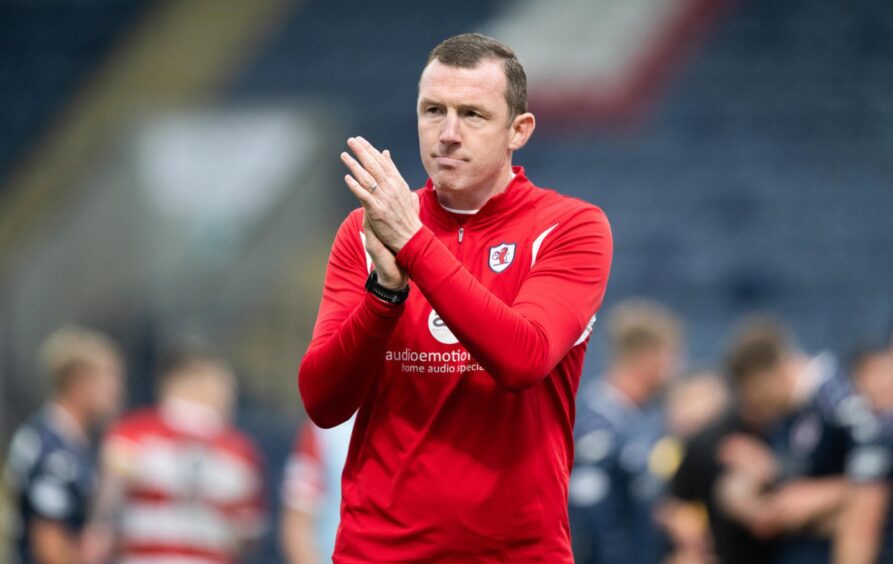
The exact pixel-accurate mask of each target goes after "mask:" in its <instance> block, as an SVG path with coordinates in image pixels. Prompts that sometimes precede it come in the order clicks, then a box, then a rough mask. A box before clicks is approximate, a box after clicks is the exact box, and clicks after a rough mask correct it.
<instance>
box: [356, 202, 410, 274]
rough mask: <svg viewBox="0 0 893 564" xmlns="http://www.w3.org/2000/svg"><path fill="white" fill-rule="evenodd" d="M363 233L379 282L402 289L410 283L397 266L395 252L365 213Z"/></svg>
mask: <svg viewBox="0 0 893 564" xmlns="http://www.w3.org/2000/svg"><path fill="white" fill-rule="evenodd" d="M363 233H364V234H365V236H366V252H367V253H369V256H370V257H372V263H373V264H374V265H375V272H377V273H378V283H379V284H381V285H382V286H384V287H385V288H388V289H389V290H401V289H403V288H404V287H406V284H408V283H409V277H407V276H406V273H405V272H403V271H402V270H401V269H400V267H399V266H397V260H396V258H394V253H392V252H391V250H390V249H388V248H387V247H385V246H384V243H382V242H381V239H379V238H378V235H377V234H376V233H375V230H374V229H372V225H371V224H370V223H369V218H368V216H366V215H365V214H364V215H363Z"/></svg>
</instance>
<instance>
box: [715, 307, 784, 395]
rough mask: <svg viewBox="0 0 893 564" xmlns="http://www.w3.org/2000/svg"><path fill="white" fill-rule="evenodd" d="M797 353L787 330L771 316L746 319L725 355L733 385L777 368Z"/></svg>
mask: <svg viewBox="0 0 893 564" xmlns="http://www.w3.org/2000/svg"><path fill="white" fill-rule="evenodd" d="M793 352H794V344H793V340H792V339H791V336H790V334H789V332H788V330H787V328H786V327H785V326H784V325H783V324H782V323H781V322H780V321H778V320H777V319H775V318H774V317H771V316H768V315H760V316H754V317H750V318H747V319H745V320H744V321H743V322H741V323H740V324H739V325H738V328H737V329H736V330H735V332H734V334H733V337H732V340H731V343H730V345H729V348H728V352H727V353H726V371H727V372H728V376H729V378H730V380H731V381H732V383H733V384H736V385H738V384H741V383H743V382H744V381H745V380H747V379H748V378H750V377H751V376H754V375H756V374H759V373H762V372H765V371H767V370H771V369H773V368H775V367H777V366H778V365H779V364H780V363H781V362H782V361H783V360H784V359H785V358H787V357H788V356H790V355H791V354H792V353H793Z"/></svg>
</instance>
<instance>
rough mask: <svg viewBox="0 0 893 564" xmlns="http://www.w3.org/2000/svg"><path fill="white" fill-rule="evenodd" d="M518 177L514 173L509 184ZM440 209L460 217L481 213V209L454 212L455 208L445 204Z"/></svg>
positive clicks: (438, 201)
mask: <svg viewBox="0 0 893 564" xmlns="http://www.w3.org/2000/svg"><path fill="white" fill-rule="evenodd" d="M516 176H517V174H515V173H514V172H512V177H511V178H510V179H509V184H511V183H512V180H514V179H515V177H516ZM437 203H438V204H440V199H438V200H437ZM440 207H442V208H443V209H445V210H446V211H448V212H450V213H456V214H459V215H474V214H476V213H477V212H479V211H481V210H480V208H478V209H476V210H454V209H453V208H448V207H446V206H445V205H443V204H440Z"/></svg>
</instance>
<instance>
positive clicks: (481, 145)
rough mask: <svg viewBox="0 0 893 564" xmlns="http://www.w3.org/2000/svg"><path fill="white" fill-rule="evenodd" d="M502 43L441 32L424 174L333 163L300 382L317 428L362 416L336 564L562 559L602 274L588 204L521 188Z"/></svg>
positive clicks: (361, 159) (508, 62) (513, 88)
mask: <svg viewBox="0 0 893 564" xmlns="http://www.w3.org/2000/svg"><path fill="white" fill-rule="evenodd" d="M526 90H527V88H526V77H525V75H524V70H523V68H522V67H521V65H520V64H519V62H518V60H517V58H516V57H515V55H514V53H513V52H512V51H511V49H509V48H508V47H506V46H505V45H503V44H501V43H499V42H498V41H495V40H493V39H491V38H488V37H485V36H482V35H479V34H463V35H459V36H456V37H452V38H450V39H447V40H446V41H444V42H443V43H441V44H440V45H438V46H437V47H436V48H435V49H434V50H433V51H432V52H431V55H430V56H429V59H428V63H427V66H426V67H425V69H424V71H423V72H422V76H421V80H420V82H419V98H418V107H417V110H418V131H419V147H420V150H421V156H422V162H423V165H424V167H425V170H426V171H427V172H428V175H429V176H430V179H429V180H428V183H427V185H426V186H425V187H424V188H421V189H420V190H417V191H415V192H412V191H410V189H409V187H408V185H407V184H406V182H405V181H404V180H403V178H402V176H401V175H400V173H399V171H398V170H397V168H396V167H395V166H394V163H393V161H392V160H391V156H390V153H389V152H388V151H384V152H380V151H378V150H377V149H376V148H375V147H373V146H372V145H371V144H370V143H369V142H368V141H366V140H364V139H363V138H360V137H355V138H351V139H349V140H348V146H349V148H350V149H351V151H352V152H353V154H354V155H355V156H350V155H348V154H347V153H343V154H342V155H341V158H342V160H343V161H344V163H345V165H346V166H347V167H348V169H349V171H350V174H349V175H347V176H346V177H345V182H346V183H347V186H348V188H349V189H350V190H351V191H352V192H353V194H354V195H355V196H356V197H357V199H358V200H359V201H360V203H361V204H362V207H361V208H360V209H357V210H355V211H354V212H352V213H351V214H350V215H349V216H348V217H347V219H346V220H345V221H344V223H343V224H342V225H341V227H340V229H339V231H338V234H337V235H336V237H335V242H334V244H333V247H332V252H331V256H330V258H329V266H328V270H327V273H326V280H325V286H324V290H323V298H322V304H321V306H320V311H319V315H318V318H317V321H316V326H315V328H314V334H313V339H312V342H311V343H310V347H309V348H308V351H307V353H306V355H305V356H304V359H303V361H302V363H301V368H300V374H299V386H300V390H301V396H302V398H303V400H304V405H305V407H306V409H307V413H308V414H309V416H310V418H311V419H313V421H314V422H315V423H317V424H318V425H320V426H321V427H331V426H334V425H337V424H338V423H341V422H343V421H346V420H347V419H348V418H349V417H350V416H351V415H352V414H353V413H354V412H357V419H356V423H355V428H354V432H353V436H352V439H351V444H350V449H349V452H348V457H347V462H346V465H345V468H344V473H343V478H342V480H343V484H342V496H343V499H342V505H341V527H340V530H339V534H338V539H337V541H336V546H335V552H334V560H335V561H336V562H370V561H374V562H395V561H410V560H411V561H443V560H448V561H461V562H472V561H473V562H529V561H536V562H571V561H572V555H571V549H570V546H571V545H570V533H569V528H568V518H567V484H568V475H569V472H570V468H571V464H572V461H573V425H574V414H575V410H574V396H575V394H576V391H577V386H578V384H579V379H580V371H581V369H582V365H583V355H584V353H585V350H586V345H587V341H588V337H589V333H590V332H591V330H592V324H593V322H594V320H595V313H596V311H597V310H598V308H599V306H600V304H601V302H602V298H603V296H604V292H605V286H606V284H607V281H608V272H609V269H610V263H611V252H612V243H611V233H610V228H609V226H608V222H607V219H606V218H605V216H604V214H603V213H602V211H601V210H600V209H599V208H597V207H595V206H593V205H590V204H588V203H585V202H582V201H580V200H575V199H572V198H568V197H565V196H561V195H560V194H557V193H556V192H553V191H551V190H546V189H542V188H538V187H536V186H534V185H533V184H532V183H531V181H530V180H528V179H527V178H526V176H525V173H524V170H523V169H522V168H521V167H512V154H513V152H514V151H516V150H518V149H520V148H521V147H523V146H524V145H525V144H526V142H527V140H528V139H529V138H530V135H531V134H532V133H533V129H534V125H535V121H534V117H533V115H532V114H531V113H529V112H527V92H526Z"/></svg>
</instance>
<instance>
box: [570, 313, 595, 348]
mask: <svg viewBox="0 0 893 564" xmlns="http://www.w3.org/2000/svg"><path fill="white" fill-rule="evenodd" d="M597 317H598V314H594V315H593V316H592V319H590V320H589V323H587V324H586V329H584V330H583V334H582V335H580V338H579V339H577V342H576V343H574V346H575V347H576V346H577V345H582V344H583V341H585V340H586V339H588V338H589V335H591V334H592V327H593V326H594V325H595V320H596V318H597Z"/></svg>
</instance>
